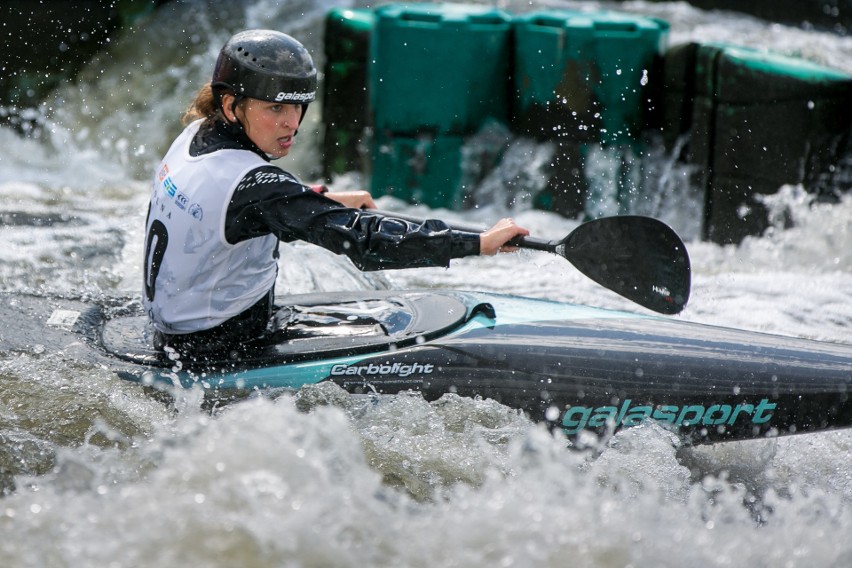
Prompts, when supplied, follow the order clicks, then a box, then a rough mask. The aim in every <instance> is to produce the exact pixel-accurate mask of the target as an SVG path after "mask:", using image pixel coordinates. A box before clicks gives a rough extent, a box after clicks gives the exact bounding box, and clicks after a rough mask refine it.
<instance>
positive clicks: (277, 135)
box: [222, 95, 302, 159]
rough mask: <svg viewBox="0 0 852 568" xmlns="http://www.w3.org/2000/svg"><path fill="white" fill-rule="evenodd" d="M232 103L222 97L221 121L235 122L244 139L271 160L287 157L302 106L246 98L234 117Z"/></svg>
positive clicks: (226, 97) (238, 106)
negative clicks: (223, 114) (237, 122)
mask: <svg viewBox="0 0 852 568" xmlns="http://www.w3.org/2000/svg"><path fill="white" fill-rule="evenodd" d="M233 102H234V97H233V96H232V95H225V96H223V97H222V107H223V108H224V110H225V118H227V119H228V120H230V121H234V120H236V119H239V121H240V122H241V123H242V124H243V128H245V131H246V135H247V136H248V137H249V139H250V140H251V141H252V142H254V143H255V144H256V145H257V147H258V148H260V149H261V150H263V151H264V152H266V154H268V155H269V156H270V157H272V158H273V159H278V158H283V157H284V156H286V155H287V154H289V153H290V148H291V147H292V146H293V141H294V136H295V135H296V129H298V128H299V119H300V118H301V117H302V105H293V104H282V103H276V102H269V101H261V100H258V99H250V98H249V99H244V100H243V102H242V103H240V104H238V105H237V107H236V116H235V115H234V113H233V111H232V110H231V106H232V104H233Z"/></svg>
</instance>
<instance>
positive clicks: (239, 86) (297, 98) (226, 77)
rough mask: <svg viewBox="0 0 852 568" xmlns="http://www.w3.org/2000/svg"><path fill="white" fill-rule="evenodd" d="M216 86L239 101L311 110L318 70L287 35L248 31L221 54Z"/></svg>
mask: <svg viewBox="0 0 852 568" xmlns="http://www.w3.org/2000/svg"><path fill="white" fill-rule="evenodd" d="M212 85H213V87H214V88H217V87H219V88H221V87H226V88H228V89H231V90H233V91H234V93H235V94H236V95H237V96H238V97H251V98H253V99H260V100H263V101H272V102H280V103H290V104H303V105H305V106H307V104H308V103H310V102H312V101H313V100H314V99H315V98H316V91H317V69H316V67H314V62H313V60H312V59H311V55H310V54H309V53H308V50H307V49H305V46H303V45H302V44H301V43H299V42H298V41H296V40H295V39H293V38H292V37H290V36H288V35H287V34H285V33H281V32H276V31H273V30H247V31H244V32H240V33H238V34H236V35H234V36H233V37H231V39H229V40H228V43H226V44H225V46H224V47H223V48H222V51H220V52H219V59H218V60H217V61H216V68H215V69H214V71H213V81H212ZM217 90H218V89H217Z"/></svg>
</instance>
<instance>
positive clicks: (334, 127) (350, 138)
mask: <svg viewBox="0 0 852 568" xmlns="http://www.w3.org/2000/svg"><path fill="white" fill-rule="evenodd" d="M375 21H376V17H375V14H374V12H373V10H367V9H354V10H352V9H343V8H334V9H332V10H330V11H329V12H328V13H327V14H326V19H325V39H324V48H325V61H326V62H325V69H324V77H323V81H322V89H323V113H322V114H323V116H322V119H323V124H324V127H325V130H324V136H323V155H324V160H323V175H324V176H325V177H326V178H327V179H330V178H332V177H333V176H334V175H335V174H341V173H345V172H351V171H358V170H361V169H363V167H364V164H363V161H364V156H363V154H365V153H366V150H365V148H366V147H367V146H368V141H367V140H366V132H365V128H367V127H369V126H370V116H369V111H368V104H369V101H368V96H367V81H368V65H369V60H368V58H369V55H370V40H371V36H372V33H373V28H374V27H375Z"/></svg>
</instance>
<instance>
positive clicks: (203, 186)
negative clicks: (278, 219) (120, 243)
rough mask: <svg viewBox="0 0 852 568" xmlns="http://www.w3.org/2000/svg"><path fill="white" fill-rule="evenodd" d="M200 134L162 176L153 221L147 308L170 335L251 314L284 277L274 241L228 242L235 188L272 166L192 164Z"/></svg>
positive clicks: (185, 140)
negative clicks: (227, 223) (193, 145)
mask: <svg viewBox="0 0 852 568" xmlns="http://www.w3.org/2000/svg"><path fill="white" fill-rule="evenodd" d="M199 126H200V121H198V122H195V123H193V124H191V125H189V126H188V127H187V128H186V129H185V130H184V131H183V133H182V134H181V135H180V136H179V137H178V138H177V139H176V140H175V141H174V143H173V144H172V146H171V148H169V151H168V153H167V154H166V156H165V158H163V161H162V162H161V163H160V166H159V167H158V168H157V173H156V175H155V176H154V183H153V187H152V192H151V204H150V210H149V213H148V222H147V228H146V235H147V237H146V240H145V244H146V246H145V265H144V266H145V284H144V290H143V295H142V298H143V304H144V306H145V310H146V311H147V312H148V317H149V318H150V320H151V321H152V322H153V324H154V327H155V328H157V329H158V330H160V331H162V332H164V333H170V334H181V333H191V332H195V331H201V330H205V329H210V328H212V327H215V326H217V325H219V324H221V323H222V322H224V321H225V320H227V319H229V318H231V317H233V316H235V315H237V314H239V313H241V312H243V311H245V310H246V309H248V308H250V307H251V306H252V305H254V304H255V303H257V302H258V301H259V300H260V299H261V298H263V296H264V295H265V294H266V293H267V292H268V291H269V290H270V289H271V288H272V286H273V285H274V283H275V278H276V275H277V271H278V265H277V261H276V259H275V258H274V252H275V248H276V246H277V240H278V239H277V238H276V237H275V236H274V235H268V236H263V237H256V238H253V239H248V240H246V241H242V242H240V243H238V244H236V245H232V244H230V243H228V242H227V241H226V240H225V215H226V213H227V208H228V203H229V202H230V201H231V196H232V195H233V193H234V190H235V188H236V186H237V184H238V183H239V182H240V180H241V179H242V178H243V176H245V175H246V174H247V173H248V172H249V171H251V170H253V169H255V168H258V167H261V166H267V165H268V163H267V162H266V161H264V160H263V158H261V157H260V156H258V155H257V154H255V153H253V152H251V151H249V150H219V151H215V152H212V153H209V154H204V155H202V156H197V157H193V156H190V154H189V148H190V143H191V141H192V139H193V137H194V136H195V133H196V132H197V131H198V128H199Z"/></svg>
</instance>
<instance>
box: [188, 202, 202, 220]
mask: <svg viewBox="0 0 852 568" xmlns="http://www.w3.org/2000/svg"><path fill="white" fill-rule="evenodd" d="M189 214H190V215H192V216H193V218H195V219H196V220H197V221H201V220H202V219H203V218H204V211H203V210H202V209H201V205H199V204H198V203H193V204H192V206H191V207H190V208H189Z"/></svg>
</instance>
